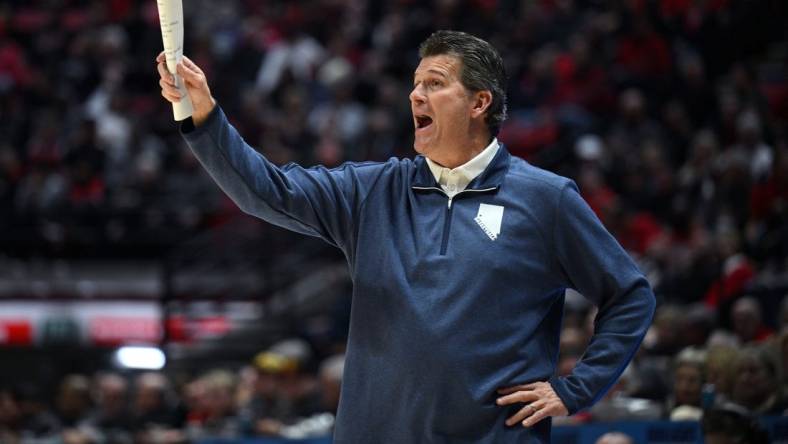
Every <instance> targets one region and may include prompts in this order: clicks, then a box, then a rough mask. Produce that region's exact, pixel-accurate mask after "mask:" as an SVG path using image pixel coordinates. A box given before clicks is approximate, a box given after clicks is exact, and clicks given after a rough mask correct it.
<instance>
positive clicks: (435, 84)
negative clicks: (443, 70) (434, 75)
mask: <svg viewBox="0 0 788 444" xmlns="http://www.w3.org/2000/svg"><path fill="white" fill-rule="evenodd" d="M427 84H428V85H429V86H431V87H433V88H437V87H439V86H441V82H440V80H430V81H429V82H428V83H427Z"/></svg>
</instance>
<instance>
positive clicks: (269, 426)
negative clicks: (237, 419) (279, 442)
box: [244, 338, 321, 436]
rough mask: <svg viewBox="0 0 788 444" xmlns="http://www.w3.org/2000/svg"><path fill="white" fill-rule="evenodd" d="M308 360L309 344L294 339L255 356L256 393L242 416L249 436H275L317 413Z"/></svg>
mask: <svg viewBox="0 0 788 444" xmlns="http://www.w3.org/2000/svg"><path fill="white" fill-rule="evenodd" d="M311 359H312V352H311V350H310V349H309V345H308V344H307V343H306V342H305V341H303V340H301V339H296V338H291V339H285V340H282V341H280V342H277V343H276V344H274V345H272V346H271V347H270V348H269V349H268V350H266V351H265V352H262V353H260V354H258V355H257V356H255V359H254V362H255V365H256V366H257V368H258V370H259V373H258V375H259V376H258V377H259V380H258V389H259V391H258V394H257V396H255V397H254V398H253V399H252V401H251V403H250V404H249V406H247V412H246V413H245V414H244V417H245V418H246V420H247V421H249V422H251V424H252V426H251V427H252V430H253V433H256V434H261V435H268V436H279V435H281V434H282V431H283V429H284V428H286V427H287V426H289V425H292V424H294V423H296V422H298V421H300V420H301V419H303V418H307V417H309V416H311V415H313V414H315V413H319V412H320V411H321V409H320V393H319V391H318V386H317V382H316V380H315V379H314V378H313V377H312V376H310V375H309V373H308V372H307V366H308V365H309V361H310V360H311Z"/></svg>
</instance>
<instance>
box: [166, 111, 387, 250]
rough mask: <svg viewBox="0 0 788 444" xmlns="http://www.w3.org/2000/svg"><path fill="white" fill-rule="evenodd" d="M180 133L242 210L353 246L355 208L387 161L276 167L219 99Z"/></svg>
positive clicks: (287, 227)
mask: <svg viewBox="0 0 788 444" xmlns="http://www.w3.org/2000/svg"><path fill="white" fill-rule="evenodd" d="M181 133H182V135H183V137H184V139H185V140H186V143H187V144H188V145H189V147H190V148H191V150H192V151H193V152H194V154H195V156H196V157H197V159H198V160H199V161H200V163H201V164H202V165H203V167H205V169H206V170H207V171H208V173H209V174H210V175H211V177H212V178H213V179H214V180H215V181H216V183H217V184H218V185H219V187H220V188H221V189H222V190H223V191H224V192H225V193H226V194H227V195H228V196H229V197H230V198H231V199H232V200H233V201H234V202H235V203H236V204H237V205H238V207H239V208H240V209H241V210H242V211H244V212H245V213H247V214H250V215H253V216H256V217H259V218H261V219H263V220H265V221H267V222H270V223H272V224H275V225H278V226H281V227H284V228H286V229H289V230H292V231H296V232H299V233H302V234H308V235H312V236H318V237H321V238H323V239H324V240H326V241H327V242H329V243H331V244H333V245H335V246H337V247H339V248H341V249H342V250H343V251H345V252H346V254H347V253H349V252H350V250H351V248H350V245H349V243H350V242H352V238H353V236H352V233H353V232H354V229H355V227H354V225H353V224H354V221H355V220H357V219H356V217H355V216H356V212H357V210H358V207H359V206H360V205H361V203H362V202H363V200H364V199H365V198H366V195H367V194H368V190H369V188H370V187H371V186H372V184H373V183H374V181H375V179H376V178H377V177H379V175H380V174H379V173H380V171H381V166H382V165H385V164H381V163H372V162H369V163H360V164H350V163H346V164H344V165H342V166H340V167H338V168H334V169H328V168H325V167H322V166H318V167H313V168H308V169H307V168H302V167H301V166H299V165H296V164H293V163H290V164H287V165H285V166H283V167H281V168H280V167H277V166H275V165H274V164H272V163H271V162H269V161H268V160H267V159H266V158H265V157H263V156H262V155H261V154H260V153H258V152H257V151H255V150H254V149H253V148H252V147H250V146H249V145H248V144H247V143H246V142H244V140H243V139H242V138H241V136H240V135H239V134H238V132H237V131H236V130H235V128H233V127H232V126H231V125H230V123H229V122H228V121H227V118H226V116H225V115H224V112H223V111H222V110H221V108H219V106H218V105H217V106H216V107H215V108H214V110H213V111H212V112H211V114H210V115H209V116H208V118H207V119H206V121H205V122H204V123H203V124H202V125H200V126H199V127H196V128H195V127H194V125H193V124H192V123H191V120H187V121H186V122H185V123H184V124H183V126H182V127H181Z"/></svg>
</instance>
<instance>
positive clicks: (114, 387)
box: [0, 338, 344, 444]
mask: <svg viewBox="0 0 788 444" xmlns="http://www.w3.org/2000/svg"><path fill="white" fill-rule="evenodd" d="M317 358H318V355H316V354H315V352H314V351H313V349H312V347H311V346H310V344H309V343H307V342H306V341H304V340H302V339H297V338H290V339H285V340H282V341H279V342H277V343H275V344H273V345H272V346H271V347H270V348H268V349H267V350H265V351H263V352H261V353H259V354H257V355H256V356H255V357H254V359H253V360H252V362H251V363H250V364H249V365H246V366H242V367H241V368H238V369H233V370H230V369H228V368H219V369H211V370H207V371H205V372H204V373H201V374H197V375H196V376H191V375H185V376H171V375H170V376H168V375H166V374H164V373H161V372H141V373H139V372H138V373H129V372H116V371H106V372H100V373H98V374H95V375H83V374H70V375H66V376H65V377H64V378H63V379H62V381H60V384H59V386H58V389H57V391H56V393H55V394H54V397H53V399H51V402H50V400H49V399H47V394H45V393H42V392H41V391H40V389H39V388H38V387H36V386H35V385H32V384H26V383H18V384H12V385H10V386H8V387H6V388H0V442H3V443H7V444H15V443H23V444H29V443H36V444H98V443H103V444H132V443H135V444H175V443H186V442H195V441H196V440H199V439H202V438H238V437H244V436H245V437H280V438H290V439H299V438H310V437H325V436H329V435H330V434H331V430H332V428H333V425H334V415H335V414H336V411H337V406H338V404H339V387H340V382H341V379H342V372H343V369H344V355H342V354H334V355H330V356H327V357H325V358H323V359H322V360H318V359H317Z"/></svg>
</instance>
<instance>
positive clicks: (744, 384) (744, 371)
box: [732, 347, 786, 415]
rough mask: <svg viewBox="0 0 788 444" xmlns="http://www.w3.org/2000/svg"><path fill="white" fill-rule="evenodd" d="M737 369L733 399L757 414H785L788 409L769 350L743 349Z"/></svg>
mask: <svg viewBox="0 0 788 444" xmlns="http://www.w3.org/2000/svg"><path fill="white" fill-rule="evenodd" d="M735 369H736V379H735V381H734V384H733V398H732V401H733V402H735V403H736V404H738V405H740V406H742V407H744V408H745V409H747V411H749V412H750V413H751V414H754V415H781V414H782V413H783V411H785V408H786V402H785V400H784V399H782V398H781V397H780V395H781V393H780V386H779V384H778V381H777V372H776V367H775V363H774V362H773V361H772V358H771V357H770V356H769V355H768V353H766V351H765V350H763V349H759V348H753V347H748V348H744V349H742V351H741V353H740V354H739V358H738V360H737V361H736V364H735Z"/></svg>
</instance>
